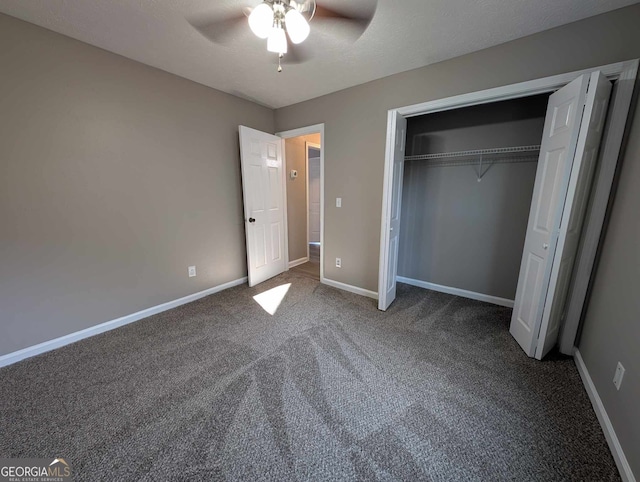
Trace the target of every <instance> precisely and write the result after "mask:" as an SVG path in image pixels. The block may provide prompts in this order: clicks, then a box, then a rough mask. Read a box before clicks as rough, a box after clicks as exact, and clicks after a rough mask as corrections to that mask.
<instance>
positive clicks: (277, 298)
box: [253, 283, 291, 315]
mask: <svg viewBox="0 0 640 482" xmlns="http://www.w3.org/2000/svg"><path fill="white" fill-rule="evenodd" d="M290 287H291V283H287V284H283V285H280V286H276V287H275V288H271V289H270V290H267V291H264V292H262V293H260V294H259V295H255V296H254V297H253V299H254V300H256V303H258V304H259V305H260V306H262V308H263V309H264V311H266V312H267V313H269V314H270V315H275V313H276V311H278V307H279V306H280V303H282V300H283V299H284V297H285V296H286V295H287V292H288V291H289V288H290Z"/></svg>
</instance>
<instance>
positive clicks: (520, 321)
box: [509, 75, 589, 356]
mask: <svg viewBox="0 0 640 482" xmlns="http://www.w3.org/2000/svg"><path fill="white" fill-rule="evenodd" d="M588 81H589V79H588V76H586V75H583V76H580V77H578V78H577V79H576V80H574V81H573V82H571V83H569V84H568V85H566V86H565V87H563V88H562V89H560V90H558V91H557V92H555V93H554V94H552V95H551V96H550V97H549V104H548V108H547V115H546V119H545V125H544V131H543V136H542V145H541V147H540V157H539V161H538V169H537V172H536V180H535V184H534V188H533V197H532V202H531V210H530V213H529V223H528V227H527V235H526V238H525V244H524V252H523V256H522V263H521V265H520V276H519V278H518V288H517V290H516V299H515V303H514V310H513V315H512V319H511V328H510V330H509V331H510V332H511V334H512V335H513V337H514V338H515V339H516V341H517V342H518V343H519V344H520V346H521V347H522V349H523V350H524V351H525V353H527V355H528V356H533V355H534V353H535V349H536V345H537V340H538V333H539V330H540V323H541V320H542V311H543V308H544V298H545V295H546V293H547V288H548V286H549V278H550V274H551V265H552V261H553V253H554V252H555V248H556V243H557V240H558V230H559V227H560V220H561V215H562V207H563V204H564V199H565V197H566V193H567V189H568V186H569V177H570V174H571V165H572V163H573V157H574V153H575V149H576V146H577V142H578V134H579V131H580V121H581V114H582V108H583V106H584V102H585V98H586V93H587V86H588Z"/></svg>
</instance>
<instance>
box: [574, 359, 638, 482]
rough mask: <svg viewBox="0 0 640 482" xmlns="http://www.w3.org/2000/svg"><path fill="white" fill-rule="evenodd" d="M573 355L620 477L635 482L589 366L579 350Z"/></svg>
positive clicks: (627, 481) (628, 481)
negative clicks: (588, 368)
mask: <svg viewBox="0 0 640 482" xmlns="http://www.w3.org/2000/svg"><path fill="white" fill-rule="evenodd" d="M573 354H574V361H575V363H576V367H578V373H579V374H580V378H582V383H583V384H584V388H585V389H586V391H587V394H588V395H589V399H590V400H591V405H593V410H594V411H595V412H596V416H597V417H598V422H600V426H601V427H602V431H603V432H604V437H605V438H606V439H607V443H608V444H609V449H610V450H611V455H613V459H614V460H615V461H616V465H617V466H618V470H619V471H620V476H621V477H622V480H624V481H626V482H635V481H636V478H635V476H634V475H633V472H632V471H631V466H630V465H629V461H628V460H627V457H626V456H625V454H624V451H623V450H622V446H621V445H620V441H619V440H618V436H617V435H616V431H615V430H614V429H613V425H612V424H611V420H610V419H609V415H607V411H606V410H605V408H604V404H603V403H602V399H601V398H600V395H598V390H596V386H595V384H594V383H593V380H592V379H591V375H589V371H588V370H587V365H585V363H584V360H583V359H582V355H581V354H580V351H579V350H578V349H577V348H576V349H575V351H574V353H573Z"/></svg>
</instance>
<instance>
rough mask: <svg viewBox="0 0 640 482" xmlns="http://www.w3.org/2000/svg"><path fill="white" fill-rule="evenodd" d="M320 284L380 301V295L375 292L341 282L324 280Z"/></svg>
mask: <svg viewBox="0 0 640 482" xmlns="http://www.w3.org/2000/svg"><path fill="white" fill-rule="evenodd" d="M320 282H321V283H323V284H325V285H329V286H333V287H334V288H338V289H340V290H344V291H348V292H350V293H355V294H357V295H360V296H366V297H367V298H373V299H374V300H377V299H378V293H376V292H375V291H369V290H365V289H364V288H359V287H357V286H352V285H348V284H346V283H340V281H334V280H332V279H328V278H322V279H321V280H320Z"/></svg>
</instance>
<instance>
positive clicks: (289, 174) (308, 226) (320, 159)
mask: <svg viewBox="0 0 640 482" xmlns="http://www.w3.org/2000/svg"><path fill="white" fill-rule="evenodd" d="M323 131H324V125H316V126H309V127H305V128H301V129H295V130H291V131H286V132H280V133H278V134H277V135H278V136H279V137H282V138H283V144H284V165H285V172H286V183H285V185H286V199H287V241H288V247H287V252H288V269H289V270H291V271H292V272H295V273H297V274H300V275H303V276H306V277H310V278H313V279H316V280H318V281H321V280H322V278H323V271H324V270H323V266H322V259H323V249H322V248H323V243H322V240H323V234H324V230H323V227H324V223H323V216H324V209H323V200H324V196H323V191H324V151H323Z"/></svg>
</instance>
